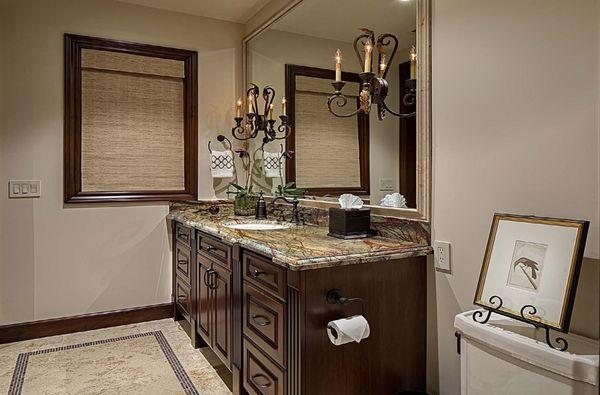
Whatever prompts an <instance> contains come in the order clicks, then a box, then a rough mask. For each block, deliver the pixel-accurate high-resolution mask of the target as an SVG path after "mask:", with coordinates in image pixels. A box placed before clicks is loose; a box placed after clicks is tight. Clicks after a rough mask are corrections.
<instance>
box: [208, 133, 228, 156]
mask: <svg viewBox="0 0 600 395" xmlns="http://www.w3.org/2000/svg"><path fill="white" fill-rule="evenodd" d="M217 141H220V142H221V143H222V142H223V141H227V144H229V150H230V151H231V147H232V145H231V141H230V140H229V139H228V138H227V137H225V136H223V135H222V134H220V135H218V136H217ZM210 143H211V141H210V140H208V152H210V153H211V154H212V149H211V148H210Z"/></svg>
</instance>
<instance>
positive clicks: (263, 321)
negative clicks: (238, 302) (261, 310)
mask: <svg viewBox="0 0 600 395" xmlns="http://www.w3.org/2000/svg"><path fill="white" fill-rule="evenodd" d="M252 321H253V322H254V323H255V324H256V325H258V326H268V325H270V324H271V321H269V319H268V318H267V317H265V316H264V315H253V316H252Z"/></svg>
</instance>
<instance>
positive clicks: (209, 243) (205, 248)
mask: <svg viewBox="0 0 600 395" xmlns="http://www.w3.org/2000/svg"><path fill="white" fill-rule="evenodd" d="M196 247H197V251H198V253H199V254H202V255H204V256H207V257H209V258H213V259H215V260H216V261H218V262H219V263H221V264H222V265H223V266H224V267H225V268H226V269H228V270H231V247H230V246H228V245H227V244H225V243H223V242H221V241H219V240H217V239H215V238H213V237H211V236H207V235H206V234H205V233H201V232H198V233H197V234H196Z"/></svg>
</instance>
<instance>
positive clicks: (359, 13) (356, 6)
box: [272, 0, 417, 48]
mask: <svg viewBox="0 0 600 395" xmlns="http://www.w3.org/2000/svg"><path fill="white" fill-rule="evenodd" d="M415 3H416V0H408V1H402V0H343V1H340V0H304V1H303V2H302V3H301V4H300V5H298V6H297V7H296V8H294V9H293V10H292V11H291V12H290V13H288V14H287V15H285V16H284V17H283V18H281V19H280V20H279V21H277V22H276V23H275V24H274V25H273V26H272V28H273V29H277V30H283V31H287V32H291V33H297V34H304V35H307V36H313V37H320V38H327V39H331V40H337V41H344V42H353V41H354V39H355V38H356V36H358V35H359V34H360V33H361V32H360V31H359V30H358V29H359V28H363V27H365V28H368V29H371V30H374V31H375V35H376V36H377V35H378V34H382V33H392V34H394V35H396V37H397V38H398V40H399V41H400V43H399V45H398V47H399V48H408V47H410V45H412V44H414V42H415V38H416V36H415V34H414V33H412V31H413V30H415V28H416V26H417V18H416V5H415Z"/></svg>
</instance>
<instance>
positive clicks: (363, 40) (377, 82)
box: [327, 29, 417, 120]
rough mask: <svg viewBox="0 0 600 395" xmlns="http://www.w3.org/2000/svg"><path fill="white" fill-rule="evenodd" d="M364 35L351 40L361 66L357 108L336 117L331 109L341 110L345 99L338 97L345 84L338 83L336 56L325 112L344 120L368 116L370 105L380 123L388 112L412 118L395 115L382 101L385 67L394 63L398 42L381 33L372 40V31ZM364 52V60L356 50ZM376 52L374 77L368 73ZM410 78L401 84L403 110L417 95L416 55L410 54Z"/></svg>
mask: <svg viewBox="0 0 600 395" xmlns="http://www.w3.org/2000/svg"><path fill="white" fill-rule="evenodd" d="M361 30H362V31H363V32H364V33H363V34H361V35H360V36H358V37H356V39H355V40H354V52H356V56H357V57H358V61H359V62H360V64H361V66H363V65H364V68H363V70H364V71H363V72H362V73H360V74H359V77H360V79H361V81H362V82H361V90H360V93H359V103H360V104H359V107H358V108H357V109H356V110H355V111H353V112H351V113H349V114H339V113H336V112H335V111H334V109H333V108H332V106H333V105H334V104H335V105H336V106H337V107H339V108H342V107H344V106H346V104H347V103H348V98H347V97H346V96H344V94H343V93H342V89H343V88H344V85H346V83H345V82H344V81H342V79H341V74H342V73H341V53H340V52H339V49H338V51H337V52H336V78H335V81H334V82H332V83H331V85H332V86H333V89H334V93H333V95H332V96H330V97H329V98H328V99H327V107H328V108H329V112H331V113H332V114H333V115H335V116H336V117H339V118H348V117H353V116H355V115H356V114H358V113H359V112H361V111H362V112H364V113H365V114H368V113H370V111H371V106H372V105H373V104H376V105H377V118H378V119H379V120H382V119H383V118H384V117H385V114H386V112H389V113H390V114H392V115H395V116H397V117H400V118H410V117H414V116H415V114H416V112H414V111H413V112H411V113H405V114H402V113H398V112H395V111H393V110H391V109H390V108H389V107H388V105H387V104H386V103H385V99H386V97H387V95H388V83H387V80H386V79H385V77H386V76H387V73H388V71H389V67H388V65H390V64H392V61H393V59H394V55H395V54H396V50H397V49H398V39H397V38H396V36H394V35H393V34H389V33H385V34H381V35H379V36H378V37H377V40H375V34H374V33H373V31H371V30H368V29H361ZM361 46H362V48H364V53H365V56H364V58H363V57H362V56H361V54H360V50H359V47H361ZM386 48H388V49H389V50H390V51H389V58H387V59H386V57H387V53H388V52H386ZM374 49H375V50H376V51H377V55H378V56H377V65H378V70H377V71H378V73H377V74H376V73H374V72H372V66H373V56H372V52H373V50H374ZM410 62H411V63H410V66H411V77H410V79H408V80H406V82H405V84H406V87H407V90H408V93H406V94H405V95H404V97H403V98H402V102H403V103H404V105H406V106H411V105H413V104H415V102H416V93H417V80H416V52H415V50H414V47H413V50H411V59H410Z"/></svg>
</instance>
